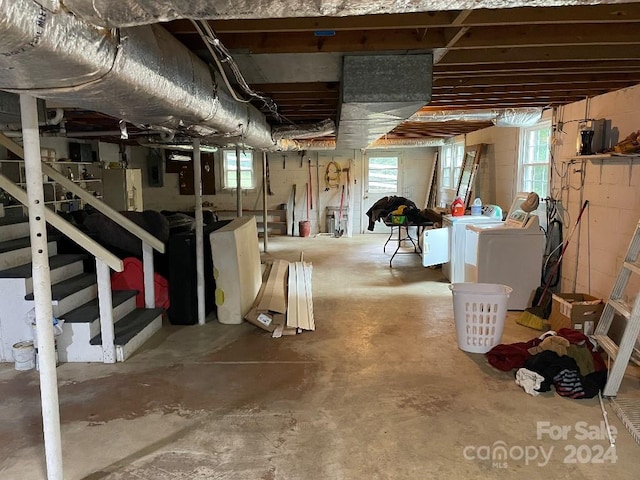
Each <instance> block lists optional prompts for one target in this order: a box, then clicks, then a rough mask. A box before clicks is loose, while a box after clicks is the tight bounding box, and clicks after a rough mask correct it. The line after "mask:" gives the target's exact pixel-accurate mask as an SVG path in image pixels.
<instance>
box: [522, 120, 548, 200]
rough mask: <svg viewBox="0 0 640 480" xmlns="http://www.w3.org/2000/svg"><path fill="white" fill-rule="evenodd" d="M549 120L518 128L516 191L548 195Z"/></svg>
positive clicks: (543, 196) (541, 195) (542, 196)
mask: <svg viewBox="0 0 640 480" xmlns="http://www.w3.org/2000/svg"><path fill="white" fill-rule="evenodd" d="M550 141H551V122H542V123H539V124H537V125H536V126H534V127H527V128H522V129H521V130H520V162H519V169H518V191H520V192H535V193H537V194H538V195H539V196H540V198H545V197H547V196H548V192H549V166H550V147H551V144H550Z"/></svg>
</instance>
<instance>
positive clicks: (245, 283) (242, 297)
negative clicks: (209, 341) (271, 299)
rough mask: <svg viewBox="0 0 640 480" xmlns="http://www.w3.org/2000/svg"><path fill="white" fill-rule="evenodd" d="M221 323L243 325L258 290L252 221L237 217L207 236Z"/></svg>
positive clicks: (257, 254) (259, 277)
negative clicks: (209, 243)
mask: <svg viewBox="0 0 640 480" xmlns="http://www.w3.org/2000/svg"><path fill="white" fill-rule="evenodd" d="M209 240H210V241H211V257H212V259H213V276H214V278H215V281H216V306H217V310H218V321H219V322H220V323H227V324H238V323H242V321H243V318H244V316H245V315H246V314H247V312H248V311H249V309H250V308H251V305H252V304H253V301H254V300H255V298H256V296H257V295H258V292H259V291H260V286H261V285H262V270H261V268H260V247H259V246H258V228H257V225H256V219H255V217H240V218H236V219H235V220H233V221H232V222H231V223H229V224H228V225H225V226H224V227H222V228H221V229H219V230H214V231H213V232H211V233H210V234H209Z"/></svg>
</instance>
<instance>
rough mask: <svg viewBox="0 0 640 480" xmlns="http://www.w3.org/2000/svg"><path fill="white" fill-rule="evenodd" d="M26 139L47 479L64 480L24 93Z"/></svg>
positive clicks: (32, 112) (33, 137) (31, 113)
mask: <svg viewBox="0 0 640 480" xmlns="http://www.w3.org/2000/svg"><path fill="white" fill-rule="evenodd" d="M20 113H21V118H22V138H23V139H24V167H25V174H26V180H27V195H28V203H29V205H28V207H29V232H30V237H31V258H32V262H33V273H32V275H33V297H34V300H35V310H36V335H37V338H38V361H39V367H40V400H41V402H42V425H43V430H44V448H45V456H46V462H47V478H48V479H49V480H63V470H62V441H61V439H60V405H59V402H58V378H57V373H56V357H55V344H54V339H53V322H52V319H53V310H52V308H51V274H50V270H49V249H48V248H47V224H46V222H45V208H46V207H45V204H44V187H43V184H42V166H41V164H40V132H39V130H38V108H37V105H36V99H35V98H34V97H32V96H29V95H20Z"/></svg>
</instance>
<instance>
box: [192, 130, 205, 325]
mask: <svg viewBox="0 0 640 480" xmlns="http://www.w3.org/2000/svg"><path fill="white" fill-rule="evenodd" d="M201 164H202V162H201V158H200V140H198V139H197V138H195V139H194V140H193V187H194V188H193V189H194V191H195V192H194V193H195V195H196V198H195V200H196V205H195V213H196V288H197V297H198V324H199V325H204V322H205V317H206V307H205V301H204V219H203V215H202V171H201Z"/></svg>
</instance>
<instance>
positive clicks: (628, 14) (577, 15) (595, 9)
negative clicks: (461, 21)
mask: <svg viewBox="0 0 640 480" xmlns="http://www.w3.org/2000/svg"><path fill="white" fill-rule="evenodd" d="M620 21H625V22H629V21H634V22H638V21H640V3H637V2H635V3H626V4H618V3H616V4H610V5H582V6H575V5H572V6H567V7H522V8H502V9H500V10H490V9H478V10H473V12H472V14H471V15H470V16H469V17H468V18H467V20H466V21H465V25H505V24H522V25H534V24H535V25H537V24H544V23H550V24H557V25H566V24H574V23H584V22H588V23H617V22H620Z"/></svg>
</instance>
